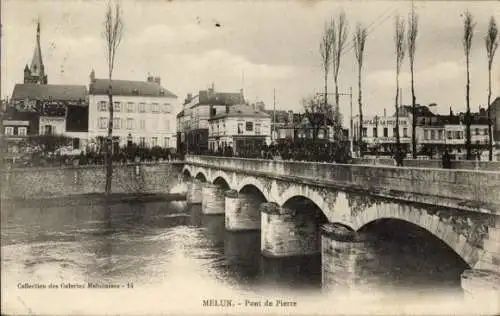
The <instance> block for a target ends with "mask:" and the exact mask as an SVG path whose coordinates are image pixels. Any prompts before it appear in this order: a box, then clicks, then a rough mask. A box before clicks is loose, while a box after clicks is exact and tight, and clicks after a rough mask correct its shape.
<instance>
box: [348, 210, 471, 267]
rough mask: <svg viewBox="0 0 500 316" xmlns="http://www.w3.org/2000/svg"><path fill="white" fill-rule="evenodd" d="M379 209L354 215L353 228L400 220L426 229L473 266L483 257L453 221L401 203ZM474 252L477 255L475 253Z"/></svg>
mask: <svg viewBox="0 0 500 316" xmlns="http://www.w3.org/2000/svg"><path fill="white" fill-rule="evenodd" d="M390 204H392V203H390ZM377 209H378V210H377V212H370V213H372V214H371V215H366V214H362V213H361V214H357V215H356V216H353V217H352V222H351V223H352V224H353V229H354V230H356V231H363V230H366V229H368V226H370V225H377V223H380V222H382V221H394V222H397V221H400V222H403V223H406V224H412V225H414V226H416V227H417V228H420V229H422V230H424V231H426V232H427V233H429V234H430V235H431V236H433V237H434V238H436V239H438V240H439V241H440V242H442V243H444V244H445V245H447V246H448V247H449V248H450V249H451V250H453V252H455V254H456V255H457V256H458V257H460V259H462V260H463V261H464V262H465V263H466V264H467V265H468V266H469V267H471V268H473V267H474V266H475V265H476V263H478V262H479V261H480V259H481V258H479V252H478V251H477V250H479V249H476V247H475V246H473V245H470V244H469V242H468V241H467V239H466V237H464V236H463V235H460V234H457V233H456V232H454V231H453V226H452V225H451V223H448V222H444V221H443V220H441V219H436V218H438V217H437V216H436V215H431V214H429V213H428V212H426V211H425V210H416V209H412V208H410V207H404V206H401V205H397V206H396V205H394V207H390V206H389V207H378V208H377ZM373 213H375V214H373ZM415 213H418V214H415ZM474 253H475V254H476V255H474Z"/></svg>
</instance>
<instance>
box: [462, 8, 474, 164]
mask: <svg viewBox="0 0 500 316" xmlns="http://www.w3.org/2000/svg"><path fill="white" fill-rule="evenodd" d="M475 26H476V23H474V19H473V17H472V14H471V13H470V12H469V11H465V13H464V37H463V39H462V42H463V45H464V52H465V63H466V68H467V84H466V86H465V99H466V100H465V101H466V105H467V111H466V112H465V149H466V150H467V159H471V158H472V146H471V134H470V124H471V115H470V71H469V63H470V50H471V47H472V37H473V36H474V27H475Z"/></svg>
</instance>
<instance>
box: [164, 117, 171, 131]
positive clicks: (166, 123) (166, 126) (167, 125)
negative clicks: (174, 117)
mask: <svg viewBox="0 0 500 316" xmlns="http://www.w3.org/2000/svg"><path fill="white" fill-rule="evenodd" d="M165 130H167V131H168V130H170V120H169V119H166V120H165Z"/></svg>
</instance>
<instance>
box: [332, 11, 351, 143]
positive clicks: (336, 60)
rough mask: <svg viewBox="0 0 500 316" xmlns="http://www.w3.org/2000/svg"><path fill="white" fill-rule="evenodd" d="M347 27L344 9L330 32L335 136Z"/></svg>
mask: <svg viewBox="0 0 500 316" xmlns="http://www.w3.org/2000/svg"><path fill="white" fill-rule="evenodd" d="M348 27H349V26H348V23H347V19H346V15H345V12H344V11H342V12H340V14H339V17H338V21H337V23H335V20H332V23H331V28H332V33H333V34H334V37H333V45H332V64H333V81H334V83H335V111H334V115H335V116H334V124H335V125H334V129H335V134H336V136H337V137H338V136H339V133H341V129H342V122H341V115H340V105H339V84H338V78H339V70H340V64H341V61H342V55H343V52H344V50H345V47H346V40H347V32H348Z"/></svg>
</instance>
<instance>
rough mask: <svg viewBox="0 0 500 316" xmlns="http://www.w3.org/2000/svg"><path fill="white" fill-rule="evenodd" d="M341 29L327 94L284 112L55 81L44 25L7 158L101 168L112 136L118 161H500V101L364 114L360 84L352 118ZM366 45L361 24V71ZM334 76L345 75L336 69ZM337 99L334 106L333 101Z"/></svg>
mask: <svg viewBox="0 0 500 316" xmlns="http://www.w3.org/2000/svg"><path fill="white" fill-rule="evenodd" d="M120 23H121V21H120ZM338 23H339V24H338V25H337V26H335V23H333V24H332V25H328V24H326V25H325V33H324V38H323V40H322V42H321V45H320V52H321V56H322V59H323V62H324V64H325V91H324V93H323V92H322V93H317V94H316V95H314V96H312V97H310V98H305V99H304V100H302V104H303V107H304V111H302V112H294V111H291V110H286V109H283V108H284V107H285V106H283V105H281V106H280V109H278V110H277V109H276V104H272V105H269V104H267V105H266V104H264V102H262V101H257V102H249V101H248V100H247V99H246V98H245V95H244V90H243V89H241V90H240V91H234V92H221V91H218V87H217V88H216V87H215V84H214V83H212V84H211V86H210V88H208V89H205V90H199V91H198V92H195V93H189V94H188V95H187V96H186V98H185V100H184V101H183V102H182V104H181V102H180V100H179V97H178V96H177V95H176V94H175V93H174V92H172V91H170V90H169V89H168V87H167V88H166V87H164V86H163V85H162V82H161V78H160V77H159V76H152V75H150V74H147V75H146V74H145V78H144V79H145V80H141V78H137V80H135V81H132V80H121V79H119V78H116V79H115V78H113V79H111V77H108V78H106V79H103V78H99V77H98V76H96V73H95V71H94V70H92V71H91V73H90V78H89V83H88V85H54V84H49V82H50V77H49V76H48V74H47V73H46V71H45V69H46V68H45V65H44V63H43V59H42V47H41V44H40V36H41V28H40V23H39V22H38V24H37V29H36V42H35V51H34V54H33V58H32V61H31V64H29V65H28V64H26V65H25V67H24V82H23V83H18V84H16V85H15V87H14V90H13V91H12V95H11V97H10V99H5V100H2V124H3V127H2V130H3V134H4V135H5V138H4V142H3V143H4V146H5V147H6V148H5V150H4V151H5V152H6V155H5V156H4V159H6V160H7V161H8V162H10V163H25V164H26V163H27V164H33V163H36V162H40V163H47V162H48V161H61V158H62V161H65V162H67V163H68V162H69V163H73V161H74V159H71V157H75V156H78V157H80V160H79V162H80V163H82V162H87V163H91V162H95V163H103V162H104V160H105V157H106V152H107V151H106V146H107V140H109V139H110V140H109V143H110V144H112V145H111V146H110V147H111V150H110V152H111V155H112V157H113V160H115V159H116V160H119V161H130V160H138V159H139V160H157V159H174V158H182V157H183V156H184V155H185V154H210V155H224V156H237V157H253V158H257V157H258V158H273V159H298V160H315V161H331V162H332V161H336V162H347V161H348V160H349V159H350V158H352V157H359V156H361V157H363V156H368V157H370V156H373V157H379V156H381V157H384V156H386V157H393V158H395V159H396V160H398V159H399V160H400V159H403V158H414V159H415V158H418V159H440V158H441V157H443V155H444V153H445V152H446V153H447V154H446V155H449V157H450V158H451V159H453V160H462V159H481V160H495V161H497V160H500V150H499V149H500V97H496V99H494V101H493V102H491V104H490V106H489V107H486V108H484V107H479V111H478V112H470V113H469V114H470V115H469V114H468V112H463V113H455V112H454V111H453V109H452V107H450V110H449V113H448V114H446V115H442V114H438V113H435V112H434V111H433V107H434V106H435V104H430V105H421V104H416V103H414V104H410V105H404V104H402V102H401V93H400V91H399V88H398V90H397V96H396V100H399V102H396V103H397V104H396V107H395V108H394V107H392V106H390V107H389V110H386V109H384V113H380V114H379V115H374V116H363V115H362V101H361V84H360V87H359V92H358V94H359V95H358V106H359V109H358V114H357V115H354V116H353V113H352V108H353V93H352V89H351V90H350V92H349V93H339V91H338V88H337V83H336V84H335V85H336V90H335V92H334V93H328V92H327V81H328V73H329V71H330V64H331V63H332V62H333V56H331V54H332V53H334V46H335V45H333V44H334V43H333V42H332V41H333V40H334V39H335V36H334V37H332V32H334V31H335V32H337V31H338V32H339V34H340V33H342V32H344V31H343V30H342V23H346V21H345V15H343V14H341V15H339V20H338ZM336 27H337V29H336ZM336 30H337V31H336ZM344 40H345V39H344ZM365 40H366V29H363V28H361V27H360V26H359V25H358V26H357V28H356V33H355V41H354V42H355V45H357V46H356V47H355V48H356V56H357V58H358V64H359V65H358V66H359V67H360V69H361V67H362V56H361V55H362V53H363V49H364V41H365ZM409 43H410V38H409ZM341 44H342V43H341ZM342 45H343V44H342ZM342 45H341V46H342ZM493 54H494V50H493ZM360 56H361V59H359V57H360ZM398 62H399V59H398ZM338 63H340V60H338V61H337V63H335V62H333V64H334V65H337V64H338ZM337 67H339V66H338V65H337ZM333 70H334V73H335V71H336V72H337V73H338V68H337V69H333ZM334 80H335V82H337V78H336V77H335V76H334ZM111 87H112V88H111ZM110 89H111V91H112V92H111V93H110ZM332 95H333V96H335V98H334V99H335V100H334V101H333V102H330V100H329V97H330V96H332ZM339 95H345V96H349V97H350V99H351V101H350V106H351V113H350V118H349V120H350V126H349V127H348V128H343V127H342V126H343V125H342V118H343V117H345V114H343V113H340V110H339V106H338V104H339ZM111 97H112V100H113V101H112V103H113V105H112V107H110V106H109V103H110V101H109V100H111ZM398 97H399V98H398ZM330 103H333V104H334V105H331V104H330ZM179 106H180V107H181V110H180V112H178V113H176V112H177V109H179ZM285 108H286V107H285ZM391 109H395V110H391ZM111 110H112V111H111ZM111 112H112V113H111ZM111 115H112V116H111ZM110 117H112V120H110ZM488 120H490V122H491V124H490V125H489V124H488ZM467 122H469V126H470V128H469V130H470V135H469V137H468V134H467V133H468V124H467ZM111 123H112V125H111ZM489 126H491V135H490V132H489ZM110 132H111V133H110ZM110 135H112V137H110ZM490 138H491V145H490ZM311 140H312V141H313V142H311ZM413 144H414V145H413ZM413 146H414V147H413ZM490 146H491V148H492V150H491V157H489V155H488V154H489V150H490ZM468 155H469V157H468Z"/></svg>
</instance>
